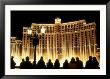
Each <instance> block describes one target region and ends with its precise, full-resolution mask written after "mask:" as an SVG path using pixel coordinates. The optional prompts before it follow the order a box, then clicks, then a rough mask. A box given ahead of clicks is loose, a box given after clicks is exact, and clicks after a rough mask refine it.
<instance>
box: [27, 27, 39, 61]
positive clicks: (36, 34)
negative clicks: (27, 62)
mask: <svg viewBox="0 0 110 79" xmlns="http://www.w3.org/2000/svg"><path fill="white" fill-rule="evenodd" d="M28 35H29V37H30V39H32V40H33V41H32V42H33V46H34V49H35V50H34V63H36V46H37V45H38V44H39V39H38V33H37V32H36V33H34V36H33V35H32V30H31V28H29V29H28Z"/></svg>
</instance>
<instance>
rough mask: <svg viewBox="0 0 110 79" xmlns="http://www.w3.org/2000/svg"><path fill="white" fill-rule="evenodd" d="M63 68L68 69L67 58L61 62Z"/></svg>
mask: <svg viewBox="0 0 110 79" xmlns="http://www.w3.org/2000/svg"><path fill="white" fill-rule="evenodd" d="M63 69H68V60H65V62H64V63H63Z"/></svg>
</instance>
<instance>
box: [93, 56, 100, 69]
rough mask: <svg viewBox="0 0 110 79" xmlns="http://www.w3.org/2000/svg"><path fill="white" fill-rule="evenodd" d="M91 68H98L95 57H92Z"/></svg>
mask: <svg viewBox="0 0 110 79" xmlns="http://www.w3.org/2000/svg"><path fill="white" fill-rule="evenodd" d="M93 68H94V69H99V63H98V61H97V59H96V57H93Z"/></svg>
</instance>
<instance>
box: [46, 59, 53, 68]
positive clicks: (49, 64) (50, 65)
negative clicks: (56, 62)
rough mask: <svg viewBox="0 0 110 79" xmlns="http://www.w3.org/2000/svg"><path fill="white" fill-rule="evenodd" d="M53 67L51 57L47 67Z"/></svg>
mask: <svg viewBox="0 0 110 79" xmlns="http://www.w3.org/2000/svg"><path fill="white" fill-rule="evenodd" d="M52 68H53V63H52V62H51V60H50V59H49V61H48V62H47V69H52Z"/></svg>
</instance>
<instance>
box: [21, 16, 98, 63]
mask: <svg viewBox="0 0 110 79" xmlns="http://www.w3.org/2000/svg"><path fill="white" fill-rule="evenodd" d="M41 28H44V29H45V30H46V31H45V33H44V34H42V33H41ZM28 29H29V27H23V38H22V58H25V57H26V56H29V57H30V59H31V60H33V57H34V56H33V55H34V51H33V50H34V48H33V44H32V40H31V39H30V37H29V35H28ZM31 29H32V36H33V35H34V34H35V33H36V32H37V34H38V38H39V45H38V46H37V48H36V59H37V60H39V59H40V57H41V56H43V57H44V60H45V62H47V61H48V59H51V60H52V61H53V62H54V61H55V59H59V60H60V62H64V61H65V59H68V60H70V59H71V57H79V58H80V59H81V60H82V61H86V60H87V59H88V57H89V56H96V24H95V22H93V23H86V20H79V21H72V22H66V23H62V22H61V19H60V18H56V19H55V23H54V24H37V23H32V25H31Z"/></svg>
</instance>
